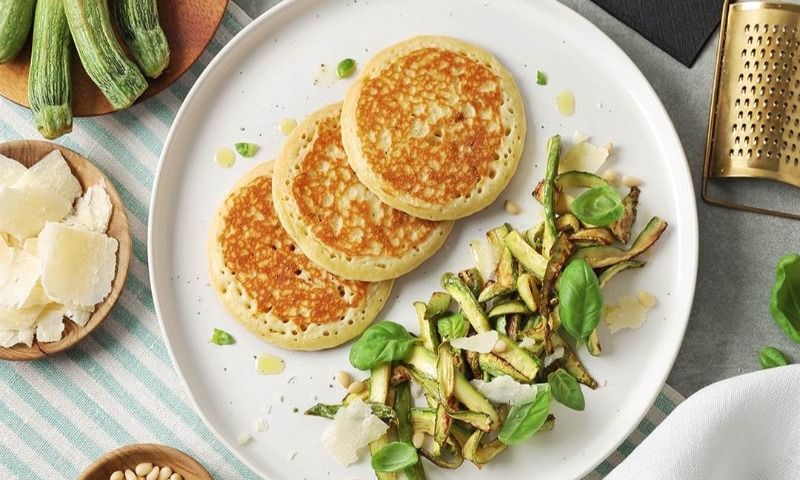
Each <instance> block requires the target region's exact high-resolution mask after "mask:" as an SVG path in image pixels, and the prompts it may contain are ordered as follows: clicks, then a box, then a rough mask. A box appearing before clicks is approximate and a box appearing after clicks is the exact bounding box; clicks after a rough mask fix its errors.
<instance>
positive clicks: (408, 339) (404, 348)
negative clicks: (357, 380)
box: [350, 321, 414, 370]
mask: <svg viewBox="0 0 800 480" xmlns="http://www.w3.org/2000/svg"><path fill="white" fill-rule="evenodd" d="M413 346H414V337H412V336H411V335H409V333H408V332H407V331H406V329H405V328H403V326H402V325H399V324H397V323H394V322H388V321H382V322H378V323H375V324H373V325H372V326H370V327H369V328H368V329H367V330H366V331H364V333H363V334H362V335H361V338H359V339H358V341H357V342H356V343H354V344H353V347H352V348H351V349H350V363H351V364H352V365H353V366H354V367H356V368H357V369H359V370H369V369H371V368H372V367H374V366H375V365H378V364H380V363H385V362H392V361H394V360H401V359H403V358H405V357H406V355H408V353H409V352H410V351H411V348H412V347H413Z"/></svg>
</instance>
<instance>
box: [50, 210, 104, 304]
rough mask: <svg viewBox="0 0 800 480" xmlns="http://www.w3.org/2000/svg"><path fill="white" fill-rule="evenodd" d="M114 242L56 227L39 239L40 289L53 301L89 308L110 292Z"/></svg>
mask: <svg viewBox="0 0 800 480" xmlns="http://www.w3.org/2000/svg"><path fill="white" fill-rule="evenodd" d="M117 247H118V244H117V240H116V239H114V238H110V237H108V236H106V235H104V234H102V233H97V232H87V231H85V230H80V229H77V228H74V227H68V226H66V225H62V224H58V223H48V224H47V225H45V227H44V230H42V233H41V234H40V235H39V253H40V257H41V260H42V286H43V287H44V291H45V292H46V293H47V295H48V296H49V297H50V298H52V299H53V300H55V301H57V302H59V303H64V304H73V305H80V306H86V307H91V306H94V305H96V304H98V303H100V302H102V301H103V300H104V299H105V298H106V296H107V295H108V293H109V292H110V291H111V282H112V281H113V280H114V272H115V267H116V263H117V257H116V253H117Z"/></svg>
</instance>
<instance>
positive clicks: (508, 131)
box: [505, 127, 511, 137]
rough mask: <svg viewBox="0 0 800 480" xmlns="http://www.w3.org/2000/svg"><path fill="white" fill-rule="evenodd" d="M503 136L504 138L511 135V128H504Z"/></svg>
mask: <svg viewBox="0 0 800 480" xmlns="http://www.w3.org/2000/svg"><path fill="white" fill-rule="evenodd" d="M505 135H506V137H507V136H509V135H511V128H510V127H506V131H505Z"/></svg>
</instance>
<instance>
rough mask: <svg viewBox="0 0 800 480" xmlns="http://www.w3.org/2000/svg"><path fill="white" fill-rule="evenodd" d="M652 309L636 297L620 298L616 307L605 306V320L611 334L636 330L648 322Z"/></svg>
mask: <svg viewBox="0 0 800 480" xmlns="http://www.w3.org/2000/svg"><path fill="white" fill-rule="evenodd" d="M649 311H650V308H648V307H645V306H644V305H642V304H641V302H640V301H639V299H638V297H637V296H635V295H632V296H626V297H620V299H619V300H618V301H617V304H616V305H604V306H603V319H604V320H605V322H606V325H608V330H609V331H610V332H611V333H616V332H618V331H620V330H622V329H625V328H629V329H636V328H639V327H641V326H642V325H643V324H644V322H645V321H646V320H647V312H649Z"/></svg>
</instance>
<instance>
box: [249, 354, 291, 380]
mask: <svg viewBox="0 0 800 480" xmlns="http://www.w3.org/2000/svg"><path fill="white" fill-rule="evenodd" d="M284 368H286V362H284V361H283V359H282V358H278V357H276V356H275V355H270V354H269V353H262V354H259V355H258V357H256V372H258V373H259V374H260V375H278V374H280V373H282V372H283V369H284Z"/></svg>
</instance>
